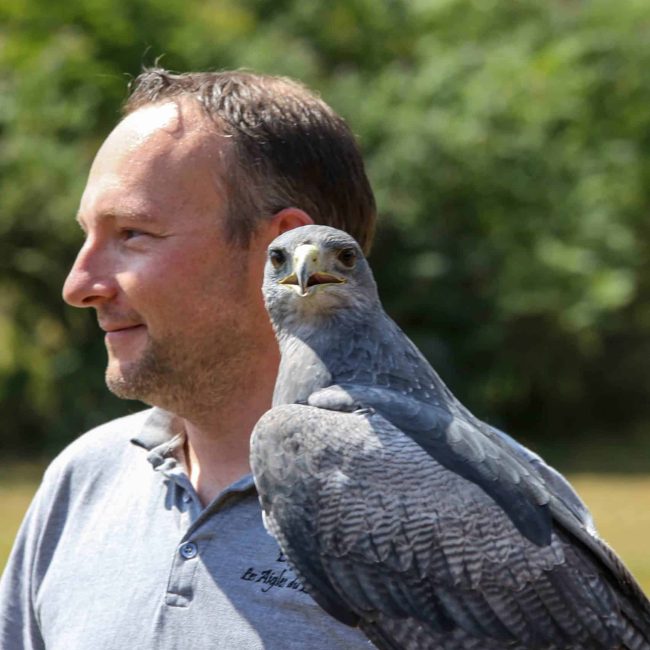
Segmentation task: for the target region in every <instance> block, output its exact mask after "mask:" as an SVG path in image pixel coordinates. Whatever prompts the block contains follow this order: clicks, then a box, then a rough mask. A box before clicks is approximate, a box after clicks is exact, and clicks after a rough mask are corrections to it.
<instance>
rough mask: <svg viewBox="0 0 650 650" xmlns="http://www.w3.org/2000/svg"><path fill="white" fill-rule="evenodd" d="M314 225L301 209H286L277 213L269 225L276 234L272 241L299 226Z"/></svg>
mask: <svg viewBox="0 0 650 650" xmlns="http://www.w3.org/2000/svg"><path fill="white" fill-rule="evenodd" d="M313 223H314V220H313V219H312V218H311V217H310V216H309V215H308V214H307V213H306V212H305V211H304V210H301V209H300V208H284V209H283V210H280V212H276V213H275V214H274V215H273V217H272V219H271V221H270V222H269V225H270V226H271V231H272V232H273V233H274V234H273V237H272V238H271V239H275V238H276V237H277V236H278V235H281V234H282V233H283V232H286V231H287V230H293V229H294V228H298V227H299V226H309V225H311V224H313Z"/></svg>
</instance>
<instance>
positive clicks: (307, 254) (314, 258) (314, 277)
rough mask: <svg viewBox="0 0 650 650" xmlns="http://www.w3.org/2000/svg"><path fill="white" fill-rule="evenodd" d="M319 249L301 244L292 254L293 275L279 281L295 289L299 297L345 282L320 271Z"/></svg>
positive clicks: (311, 245) (321, 265)
mask: <svg viewBox="0 0 650 650" xmlns="http://www.w3.org/2000/svg"><path fill="white" fill-rule="evenodd" d="M322 267H323V264H322V260H321V251H320V248H318V247H317V246H314V245H313V244H301V245H300V246H298V247H297V248H296V250H295V251H294V252H293V273H291V274H290V275H288V276H287V277H286V278H283V279H282V280H280V284H286V285H289V286H291V288H292V289H295V290H296V291H297V293H298V295H300V296H306V295H308V293H309V289H310V288H311V287H314V286H318V285H323V284H342V283H343V282H345V281H346V280H345V279H344V278H341V277H339V276H337V275H332V274H331V273H328V272H326V271H323V270H322Z"/></svg>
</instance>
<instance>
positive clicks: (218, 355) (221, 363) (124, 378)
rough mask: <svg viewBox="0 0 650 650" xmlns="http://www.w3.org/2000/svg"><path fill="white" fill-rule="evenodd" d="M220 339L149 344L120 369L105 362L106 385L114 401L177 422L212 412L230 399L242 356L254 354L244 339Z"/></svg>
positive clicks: (225, 337) (220, 337) (228, 332)
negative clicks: (139, 405)
mask: <svg viewBox="0 0 650 650" xmlns="http://www.w3.org/2000/svg"><path fill="white" fill-rule="evenodd" d="M233 334H236V332H233V330H232V329H230V328H229V329H228V330H227V335H226V336H223V335H221V336H219V335H217V334H213V335H212V336H211V337H210V340H209V341H203V342H202V343H198V342H195V343H194V344H192V345H185V346H183V347H181V346H179V345H178V344H176V343H175V342H173V341H166V342H165V341H156V340H150V341H149V343H148V345H147V347H146V348H145V350H144V351H143V353H142V355H141V356H140V358H139V359H138V360H136V361H133V362H131V363H129V364H126V365H124V366H121V365H119V364H117V363H110V362H109V364H108V367H107V369H106V376H105V378H106V385H107V386H108V389H109V390H110V391H111V392H112V393H113V394H114V395H116V396H117V397H120V398H122V399H133V400H139V401H141V402H144V403H145V404H149V405H150V406H158V407H160V408H163V409H165V410H167V411H170V412H172V413H174V414H176V415H179V416H181V417H189V418H192V417H194V418H195V417H197V416H199V417H200V416H202V415H203V414H205V413H208V412H210V411H214V410H215V409H216V408H218V406H219V404H220V403H222V402H224V401H225V400H227V399H228V398H229V397H230V396H231V389H232V386H233V385H234V384H236V383H237V382H238V379H237V377H238V375H239V374H241V370H242V368H243V366H244V363H243V360H244V358H245V357H248V356H249V355H252V354H254V352H253V351H252V347H253V346H252V345H251V344H250V343H249V345H246V343H245V341H246V339H245V337H242V336H236V335H234V336H233Z"/></svg>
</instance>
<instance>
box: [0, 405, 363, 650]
mask: <svg viewBox="0 0 650 650" xmlns="http://www.w3.org/2000/svg"><path fill="white" fill-rule="evenodd" d="M181 443H182V439H181V438H180V437H179V436H175V435H174V433H173V431H172V427H171V418H170V416H169V415H168V414H166V413H165V412H164V411H160V410H157V409H153V410H149V411H144V412H142V413H137V414H135V415H131V416H128V417H125V418H121V419H119V420H115V421H113V422H110V423H108V424H105V425H103V426H101V427H98V428H97V429H94V430H93V431H90V432H89V433H87V434H85V435H84V436H82V437H81V438H79V439H78V440H76V441H75V442H74V443H72V445H70V446H69V447H68V448H67V449H66V450H65V451H63V453H62V454H61V455H60V456H59V457H58V458H56V459H55V460H54V462H53V463H52V464H51V465H50V467H49V468H48V470H47V471H46V473H45V476H44V478H43V483H42V485H41V487H40V488H39V491H38V493H37V495H36V497H35V498H34V501H33V503H32V505H31V507H30V509H29V511H28V514H27V516H26V518H25V521H24V522H23V525H22V527H21V530H20V532H19V534H18V538H17V540H16V544H15V546H14V549H13V552H12V555H11V558H10V560H9V564H8V565H7V568H6V571H5V573H4V575H3V577H2V581H1V582H0V648H2V650H15V649H16V650H17V649H19V648H20V649H23V648H25V649H30V650H32V649H37V648H47V649H48V650H86V649H87V650H118V649H120V650H122V649H127V648H128V649H129V650H141V649H143V650H145V649H151V650H154V649H155V650H165V649H170V650H171V649H181V648H183V649H184V648H187V649H191V650H203V649H205V650H219V649H224V650H225V649H230V650H238V649H242V650H244V649H245V650H254V649H258V648H268V649H272V650H274V649H281V650H288V649H291V648H295V649H298V648H299V649H301V650H304V649H306V648H309V649H320V648H322V649H323V650H334V649H343V648H345V649H348V648H349V649H356V650H359V649H363V648H365V649H368V650H369V649H370V648H371V647H372V646H371V645H370V643H369V642H368V641H366V638H365V636H363V634H361V633H360V632H359V631H357V630H353V629H350V628H348V627H346V626H344V625H342V624H340V623H338V622H337V621H336V620H334V619H333V618H331V617H330V616H328V615H327V614H326V613H324V612H323V611H322V610H321V609H320V608H319V607H318V606H317V605H316V604H315V603H314V601H313V600H312V599H311V598H310V597H309V596H308V595H307V594H306V593H305V592H304V591H303V589H302V587H301V585H300V582H299V581H298V580H297V579H296V577H295V575H294V574H293V572H292V571H291V569H290V568H289V566H288V564H287V562H286V559H285V558H284V557H283V556H282V553H281V552H280V551H279V549H278V546H277V543H276V542H275V540H274V539H273V538H272V537H271V536H270V535H269V534H268V533H267V532H266V531H265V529H264V526H263V524H262V517H261V511H260V507H259V504H258V500H257V495H256V493H255V487H254V485H253V481H252V477H251V476H246V477H244V478H242V479H240V480H239V481H237V482H236V483H234V484H233V485H231V486H230V487H229V488H228V489H226V490H224V491H223V492H222V493H221V494H220V495H219V496H218V497H217V498H216V499H215V500H214V501H213V502H212V503H211V504H210V505H209V506H208V507H207V508H205V509H203V508H202V506H201V504H200V502H199V500H198V497H197V494H196V492H195V491H194V489H193V488H192V486H191V484H190V482H189V480H188V477H187V475H186V474H185V472H184V470H183V468H182V465H181V464H180V463H179V462H177V460H176V458H175V451H176V450H177V449H178V447H179V445H180V444H181Z"/></svg>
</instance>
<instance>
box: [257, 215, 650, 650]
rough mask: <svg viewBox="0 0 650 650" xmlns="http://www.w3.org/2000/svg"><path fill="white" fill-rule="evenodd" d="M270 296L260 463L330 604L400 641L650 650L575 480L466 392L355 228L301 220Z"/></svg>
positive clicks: (636, 591)
mask: <svg viewBox="0 0 650 650" xmlns="http://www.w3.org/2000/svg"><path fill="white" fill-rule="evenodd" d="M263 292H264V298H265V301H266V306H267V309H268V312H269V314H270V317H271V320H272V323H273V326H274V328H275V332H276V335H277V338H278V342H279V345H280V350H281V353H282V361H281V365H280V372H279V376H278V380H277V384H276V388H275V393H274V406H273V408H272V409H271V410H269V411H268V412H267V413H266V414H265V415H264V416H263V417H262V418H261V419H260V420H259V422H258V423H257V425H256V427H255V430H254V433H253V437H252V442H251V465H252V468H253V474H254V476H255V482H256V485H257V488H258V492H259V498H260V502H261V505H262V509H263V512H264V519H265V524H266V526H267V528H268V530H269V531H270V532H271V533H272V534H273V535H274V536H275V537H276V539H277V540H278V542H279V544H280V546H281V548H282V550H283V552H284V553H285V554H286V555H287V557H288V558H289V560H290V562H291V564H292V565H293V567H294V569H295V570H296V572H297V574H298V575H299V576H300V578H301V579H302V580H303V582H304V584H305V588H306V589H307V591H308V592H309V593H310V594H311V596H312V597H313V598H314V600H316V602H317V603H318V604H319V605H320V606H321V607H322V608H323V609H325V610H326V611H327V612H329V614H331V615H332V616H334V617H335V618H337V619H338V620H339V621H341V622H342V623H345V624H347V625H351V626H358V627H359V628H360V629H362V630H363V631H364V632H365V634H366V635H367V636H368V638H369V639H370V640H371V641H372V642H373V643H374V644H375V645H376V646H377V647H378V648H381V649H383V650H423V649H429V648H431V649H433V648H435V649H443V650H452V649H453V650H456V649H458V650H461V649H462V650H471V649H475V650H504V649H520V650H523V649H532V648H535V649H540V650H541V649H545V650H569V649H572V650H578V649H581V650H586V649H587V650H588V649H594V650H596V649H605V648H607V649H611V650H613V649H615V648H616V649H628V650H641V649H646V650H647V649H650V602H648V600H647V599H646V597H645V596H644V594H643V592H642V590H641V588H640V587H639V585H638V584H637V583H636V581H635V580H634V578H633V577H632V576H631V574H630V573H629V571H628V570H627V569H626V568H625V566H624V565H623V563H622V562H621V560H620V559H619V558H618V557H617V556H616V554H615V553H614V552H613V551H612V550H611V549H610V548H609V547H608V546H607V545H606V544H605V543H604V542H603V541H602V540H600V539H599V537H598V536H597V534H596V532H595V529H594V528H593V525H592V523H591V518H590V516H589V512H588V510H587V509H586V507H585V506H584V504H583V503H582V502H581V501H580V499H579V498H578V496H577V495H576V494H575V492H574V491H573V489H572V488H571V486H570V485H569V484H568V482H567V481H566V480H565V479H564V478H563V477H562V476H561V475H560V474H559V473H557V472H555V471H554V470H553V469H552V468H550V467H548V466H547V465H546V464H545V463H544V462H543V461H542V460H541V459H540V458H539V457H538V456H536V455H535V454H533V453H532V452H530V451H529V450H527V449H526V448H525V447H523V446H521V445H519V444H518V443H517V442H515V441H514V440H513V439H512V438H509V437H508V436H506V435H505V434H503V433H502V432H500V431H498V430H496V429H494V428H492V427H490V426H489V425H487V424H485V423H484V422H481V421H480V420H478V419H477V418H476V417H474V415H472V413H470V411H469V410H468V409H467V408H465V407H464V406H463V405H462V404H461V403H460V402H459V401H458V400H457V399H456V398H455V397H454V395H453V394H452V393H451V392H450V391H449V389H448V388H447V387H446V386H445V384H444V383H443V382H442V380H441V379H440V377H439V376H438V375H437V374H436V372H435V371H434V370H433V369H432V368H431V366H430V365H429V363H428V362H427V361H426V359H425V358H424V357H423V356H422V354H421V353H420V352H419V351H418V349H417V348H416V347H415V346H414V344H413V343H412V342H411V341H410V340H409V339H408V338H407V336H406V335H405V334H404V333H403V332H402V331H401V330H400V329H399V327H398V326H397V325H396V324H395V323H394V322H393V321H392V320H391V319H390V318H389V317H388V316H387V315H386V313H385V312H384V310H383V308H382V306H381V303H380V301H379V297H378V294H377V288H376V284H375V281H374V279H373V276H372V272H371V270H370V267H369V266H368V263H367V261H366V260H365V258H364V256H363V254H362V252H361V250H360V248H359V246H358V245H357V243H356V242H355V241H354V240H353V239H352V238H351V237H350V236H348V235H347V234H346V233H344V232H341V231H340V230H335V229H333V228H329V227H325V226H305V227H302V228H297V229H295V230H291V231H289V232H287V233H284V234H283V235H281V236H280V237H278V238H277V239H276V240H275V241H274V242H273V243H272V244H271V246H270V247H269V251H268V260H267V265H266V270H265V278H264V287H263Z"/></svg>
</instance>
